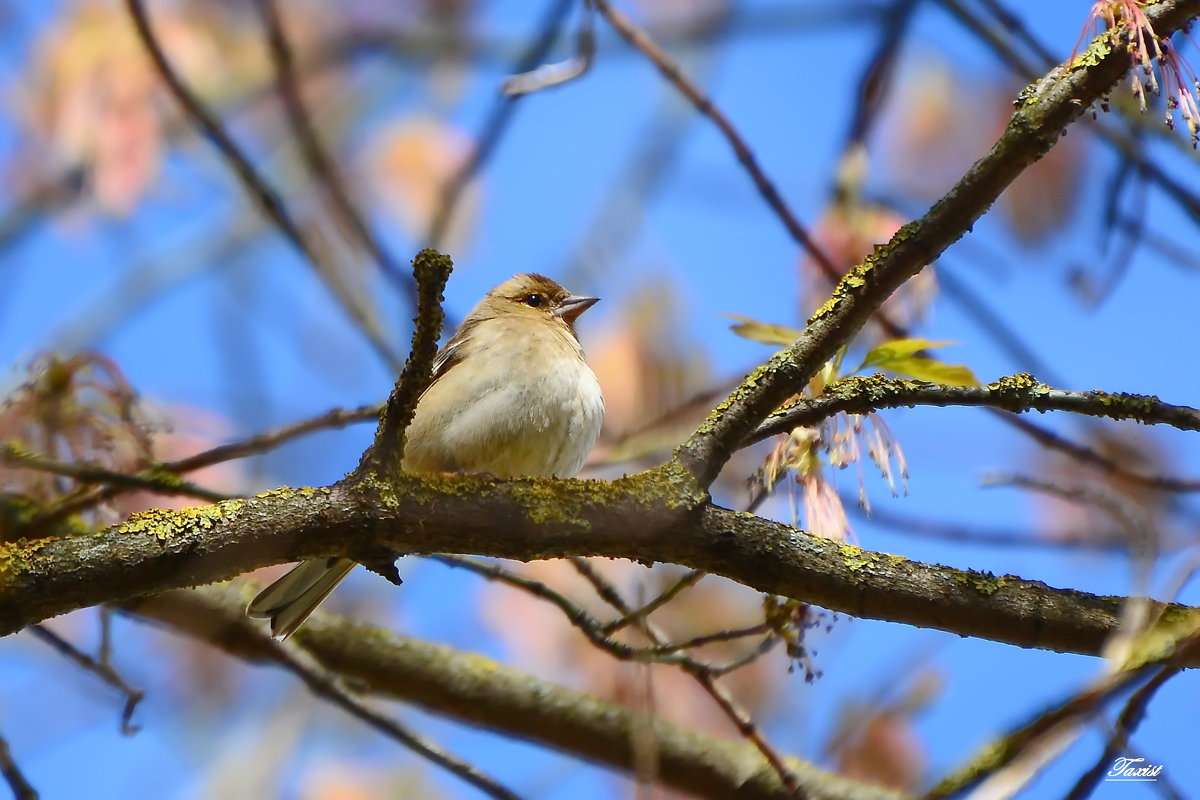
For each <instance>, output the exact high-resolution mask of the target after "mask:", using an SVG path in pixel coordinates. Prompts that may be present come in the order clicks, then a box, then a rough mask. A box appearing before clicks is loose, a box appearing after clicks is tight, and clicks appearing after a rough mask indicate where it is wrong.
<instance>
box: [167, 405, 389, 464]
mask: <svg viewBox="0 0 1200 800" xmlns="http://www.w3.org/2000/svg"><path fill="white" fill-rule="evenodd" d="M382 410H383V404H381V403H373V404H371V405H365V406H359V407H358V408H350V409H345V408H334V409H330V410H329V411H326V412H325V413H324V414H319V415H318V416H315V417H309V418H308V419H304V420H300V421H298V422H292V423H289V424H287V425H283V426H281V427H279V428H276V429H274V430H271V431H267V432H265V433H260V434H257V435H255V436H251V437H250V438H248V439H243V440H242V441H240V442H233V443H231V444H223V445H219V446H217V447H213V448H211V449H209V450H205V451H204V452H202V453H197V454H196V455H194V456H188V457H187V458H181V459H179V460H177V461H168V462H166V463H165V464H162V465H161V468H162V469H163V470H166V471H168V472H178V473H183V472H193V471H195V470H198V469H204V468H205V467H211V466H213V465H214V464H219V463H222V462H224V461H232V460H233V459H236V458H246V457H248V456H253V455H259V454H260V453H265V452H267V451H269V450H273V449H274V448H276V447H278V446H279V445H281V444H283V443H285V442H288V441H291V440H292V439H296V438H298V437H300V436H305V435H307V434H310V433H315V432H317V431H324V430H331V429H337V428H344V427H346V426H347V425H354V424H357V423H360V422H374V421H377V420H378V419H379V413H380V411H382Z"/></svg>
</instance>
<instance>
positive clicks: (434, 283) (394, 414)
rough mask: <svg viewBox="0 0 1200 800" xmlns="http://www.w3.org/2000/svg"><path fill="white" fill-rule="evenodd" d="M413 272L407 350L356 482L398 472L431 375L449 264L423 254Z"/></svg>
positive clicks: (431, 254)
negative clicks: (408, 432) (372, 475)
mask: <svg viewBox="0 0 1200 800" xmlns="http://www.w3.org/2000/svg"><path fill="white" fill-rule="evenodd" d="M412 267H413V277H414V278H415V279H416V282H417V316H416V318H415V319H414V320H413V323H414V324H413V334H412V347H411V348H410V349H409V354H408V359H407V360H406V361H405V362H404V369H402V370H400V376H399V377H398V378H397V379H396V385H395V387H394V388H393V389H392V393H391V394H390V395H389V396H388V400H387V404H386V405H385V406H384V408H383V412H382V413H381V414H380V416H379V428H378V429H377V430H376V432H375V440H374V441H373V442H372V443H371V446H370V447H368V448H367V450H366V452H365V453H363V457H362V460H361V461H360V463H359V465H358V468H357V469H356V470H355V474H356V475H360V476H361V475H362V474H364V473H365V472H367V471H375V472H377V473H380V474H383V475H395V474H397V473H399V472H400V462H401V460H402V459H403V457H404V432H405V430H407V428H408V424H409V423H410V422H412V418H413V413H414V412H415V411H416V408H417V400H419V399H420V397H421V393H422V392H423V391H424V390H425V387H426V386H428V385H429V381H430V379H431V378H432V375H433V362H434V358H435V357H436V356H437V351H438V339H439V338H441V335H442V324H443V323H444V322H445V319H446V315H445V312H444V311H443V310H442V299H443V298H442V292H443V291H445V289H446V281H448V280H449V279H450V272H451V271H452V270H453V269H454V262H453V261H451V260H450V257H449V256H447V255H443V254H441V253H439V252H437V251H436V250H432V249H428V248H427V249H425V250H422V251H421V252H419V253H417V255H416V257H415V258H413V262H412Z"/></svg>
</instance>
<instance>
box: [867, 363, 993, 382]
mask: <svg viewBox="0 0 1200 800" xmlns="http://www.w3.org/2000/svg"><path fill="white" fill-rule="evenodd" d="M879 366H880V367H881V368H882V369H885V370H887V371H888V372H894V373H896V374H897V375H903V376H905V377H907V378H915V379H916V380H919V381H929V382H930V383H944V384H946V385H947V386H978V385H979V379H978V378H976V377H975V373H974V372H972V371H971V368H970V367H966V366H963V365H962V364H944V363H942V362H941V361H935V360H934V359H932V358H925V357H924V356H908V357H907V358H897V359H894V360H892V361H889V362H888V363H886V364H880V365H879Z"/></svg>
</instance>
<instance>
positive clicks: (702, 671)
mask: <svg viewBox="0 0 1200 800" xmlns="http://www.w3.org/2000/svg"><path fill="white" fill-rule="evenodd" d="M571 561H572V563H573V564H574V565H575V568H576V569H577V570H579V571H580V574H582V575H583V576H584V577H585V578H587V579H588V581H589V582H590V583H591V584H592V585H593V586H594V587H596V590H597V591H598V592H599V593H600V596H601V597H602V598H604V600H605V601H606V602H608V603H609V605H611V606H612V607H613V608H615V609H616V610H617V611H618V612H620V613H621V614H623V615H625V616H630V615H631V614H633V610H632V609H631V608H630V607H629V604H628V603H626V602H625V600H624V598H622V597H621V596H620V593H618V592H617V590H616V588H615V587H613V586H612V585H611V584H609V583H608V581H606V580H604V577H603V576H602V575H600V574H599V573H598V572H596V571H595V570H594V569H592V568H591V565H590V564H588V563H587V562H586V561H584V560H582V559H578V558H575V559H571ZM636 624H637V627H638V629H639V630H641V631H642V632H643V633H644V634H645V635H646V636H647V638H649V639H650V641H651V642H652V643H653V644H654V647H653V648H651V649H650V652H651V653H655V654H656V655H657V653H659V652H660V651H662V650H663V649H664V648H666V647H667V637H666V636H665V635H664V634H663V632H662V631H661V630H659V629H658V628H657V627H656V626H655V625H653V624H651V623H650V621H649V620H646V619H645V618H642V619H640V620H638V621H637V623H636ZM772 639H773V637H768V638H767V639H766V640H765V642H764V644H765V643H766V642H771V641H772ZM767 646H768V647H769V645H767ZM764 652H766V649H765V648H761V649H758V650H757V651H756V652H755V653H754V655H755V657H757V655H758V654H760V653H764ZM679 666H680V667H681V668H682V669H683V670H684V671H685V672H687V673H688V674H689V675H691V676H692V677H693V678H694V679H695V680H696V682H697V683H699V684H700V687H701V688H702V689H704V691H705V692H707V693H708V695H709V696H710V697H712V699H713V700H714V701H715V702H716V703H717V706H718V707H719V708H720V709H721V711H722V712H723V713H724V714H725V716H726V717H727V718H728V719H729V721H730V722H732V723H733V724H734V726H735V727H736V728H737V730H738V733H740V734H741V735H742V736H743V737H744V738H746V739H748V740H750V742H751V743H753V744H754V746H755V747H756V748H758V752H759V753H761V754H762V756H763V758H765V759H766V760H767V763H768V764H770V765H771V769H773V770H775V773H776V774H777V775H778V776H779V780H780V781H781V782H782V783H783V785H784V786H785V787H787V789H788V790H789V791H798V790H799V788H800V779H799V778H798V777H797V776H796V773H795V772H793V771H792V769H791V767H789V766H788V765H787V763H786V762H785V761H784V758H783V755H782V754H781V753H780V752H779V751H778V750H776V749H775V747H774V745H772V744H771V743H770V742H768V741H767V739H766V737H764V736H763V735H762V731H760V730H759V729H758V725H756V724H755V722H754V720H753V718H752V717H751V716H750V714H749V713H748V712H747V711H746V710H745V709H744V708H742V707H741V706H740V705H739V704H738V703H737V701H736V700H734V699H733V696H732V695H731V694H730V693H729V692H728V690H726V689H725V687H723V686H721V685H719V684H718V683H717V678H716V674H714V671H713V670H712V668H711V667H709V666H708V665H706V664H702V663H700V662H697V661H695V660H693V659H685V660H681V661H680V662H679Z"/></svg>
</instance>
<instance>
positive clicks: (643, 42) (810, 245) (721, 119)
mask: <svg viewBox="0 0 1200 800" xmlns="http://www.w3.org/2000/svg"><path fill="white" fill-rule="evenodd" d="M592 2H593V4H594V5H595V7H596V10H597V11H599V12H600V14H601V16H603V17H604V18H605V19H606V20H608V24H609V25H611V26H612V27H613V29H614V30H615V31H616V32H617V33H618V34H620V35H621V37H622V38H623V39H625V41H627V42H628V43H629V44H630V45H631V46H633V47H634V48H636V49H637V50H640V51H641V52H642V53H643V54H644V55H645V56H646V58H648V59H650V61H651V63H652V64H654V66H655V67H656V68H657V69H658V71H659V73H660V74H661V75H662V76H663V78H664V79H666V80H667V82H668V83H670V84H671V85H672V86H675V87H676V88H677V89H678V90H679V91H680V92H681V93H682V94H683V96H684V97H686V98H687V99H688V101H689V102H691V104H692V106H693V107H695V109H696V111H697V112H699V113H700V114H701V115H702V116H704V117H705V118H707V119H708V120H709V121H711V122H712V123H713V124H714V125H715V126H716V127H717V129H718V130H719V131H720V132H721V135H722V136H724V137H725V141H726V142H727V143H728V144H729V146H730V148H732V150H733V152H734V155H735V156H736V158H737V160H738V163H740V164H741V165H742V167H743V168H744V169H745V170H746V173H747V174H748V175H749V176H750V179H751V180H752V181H753V182H754V186H755V188H756V189H757V190H758V193H759V194H760V195H761V196H762V198H763V200H765V201H766V203H767V205H768V206H769V207H770V208H771V211H773V212H774V214H775V216H776V217H778V218H779V220H780V222H782V223H783V226H784V228H786V229H787V232H788V234H789V235H790V236H791V237H792V239H793V240H795V241H796V243H797V244H799V245H800V246H801V247H802V248H803V249H804V250H805V251H806V252H807V253H808V254H809V256H811V257H812V259H813V260H814V261H815V262H816V264H817V265H818V266H819V267H820V269H821V272H822V273H824V275H825V276H826V277H827V278H829V280H831V281H834V282H836V281H838V280H839V279H841V277H842V275H843V272H844V270H841V269H839V268H838V267H837V265H835V264H834V263H833V261H831V260H830V258H829V256H827V255H826V254H825V252H824V251H823V250H821V248H820V247H819V246H818V245H817V243H816V241H815V240H814V239H813V237H812V234H810V233H809V232H808V229H807V228H805V227H804V225H803V223H801V222H800V220H799V218H798V217H797V216H796V215H795V214H794V213H793V212H792V210H791V208H789V207H788V204H787V202H786V201H785V200H784V199H783V195H782V194H780V192H779V189H778V188H776V186H775V183H774V182H773V181H772V180H771V179H770V178H769V177H768V176H767V174H766V172H765V171H763V168H762V166H761V165H759V163H758V158H757V157H756V156H755V155H754V151H753V150H751V149H750V146H749V145H748V144H746V140H745V139H743V138H742V135H741V134H740V133H739V132H738V130H737V128H735V127H734V126H733V123H732V122H730V121H729V118H728V117H727V116H725V114H724V112H722V111H721V110H720V109H719V108H717V106H716V104H715V103H713V101H712V98H710V97H709V96H708V95H706V94H705V93H704V90H703V89H701V88H700V87H699V86H697V85H696V84H695V83H694V82H692V80H691V79H690V78H688V77H687V76H686V75H685V74H684V73H683V70H681V69H680V68H679V65H677V64H676V63H675V62H674V61H672V60H671V59H670V57H669V56H667V54H666V52H665V51H664V50H663V49H662V48H661V47H659V46H658V44H657V43H656V42H655V41H654V39H652V38H651V37H650V34H649V33H647V32H646V31H645V30H643V29H642V28H640V27H638V26H637V25H635V24H634V22H633V20H631V19H629V17H627V16H625V15H624V14H623V13H621V12H620V11H618V10H617V9H615V8H613V7H612V6H611V5H610V4H609V3H608V0H592ZM878 319H879V320H880V323H881V324H882V325H883V326H884V328H885V330H887V331H888V333H889V335H891V336H899V335H901V328H900V327H899V326H897V325H896V324H895V323H893V322H892V321H891V320H889V319H887V318H886V317H885V316H884V315H883V313H882V312H880V313H879V314H878Z"/></svg>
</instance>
